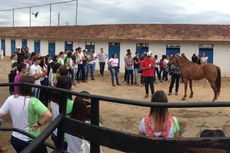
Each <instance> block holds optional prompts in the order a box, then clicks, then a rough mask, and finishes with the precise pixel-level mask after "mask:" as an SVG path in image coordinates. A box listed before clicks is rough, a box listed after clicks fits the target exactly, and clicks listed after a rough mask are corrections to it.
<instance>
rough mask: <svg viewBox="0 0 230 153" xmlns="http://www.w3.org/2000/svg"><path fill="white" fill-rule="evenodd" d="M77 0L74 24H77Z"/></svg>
mask: <svg viewBox="0 0 230 153" xmlns="http://www.w3.org/2000/svg"><path fill="white" fill-rule="evenodd" d="M77 12H78V0H76V14H75V26H76V25H77V14H78V13H77Z"/></svg>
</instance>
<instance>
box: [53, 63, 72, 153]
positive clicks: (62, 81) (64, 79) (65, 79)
mask: <svg viewBox="0 0 230 153" xmlns="http://www.w3.org/2000/svg"><path fill="white" fill-rule="evenodd" d="M62 66H64V65H62ZM62 66H60V67H62ZM63 70H64V69H63ZM66 70H67V69H66ZM66 70H64V72H65V71H66ZM61 71H62V70H61ZM67 74H68V70H67V71H66V75H63V76H61V77H60V78H59V79H58V81H57V85H56V87H57V88H62V89H66V90H71V87H72V79H71V78H70V77H69V76H67ZM51 95H52V96H51V103H50V106H51V109H52V115H53V116H52V120H55V118H56V117H57V116H58V115H59V105H60V102H61V101H60V100H61V96H63V95H62V94H61V93H60V92H56V91H54V92H52V94H51ZM72 108H73V100H72V95H68V99H67V107H66V113H67V114H69V113H70V112H71V111H72ZM51 139H52V140H53V142H54V144H55V146H57V145H58V142H57V141H58V140H57V139H58V138H57V128H56V129H55V130H54V132H53V133H52V135H51ZM67 146H68V144H67V142H66V140H65V141H64V149H65V150H66V149H67Z"/></svg>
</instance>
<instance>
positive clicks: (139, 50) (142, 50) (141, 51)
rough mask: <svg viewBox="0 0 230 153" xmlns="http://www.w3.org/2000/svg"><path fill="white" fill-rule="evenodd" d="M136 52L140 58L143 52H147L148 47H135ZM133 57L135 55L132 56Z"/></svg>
mask: <svg viewBox="0 0 230 153" xmlns="http://www.w3.org/2000/svg"><path fill="white" fill-rule="evenodd" d="M136 51H137V52H138V53H139V58H141V56H142V55H143V53H144V52H148V51H149V47H138V46H137V47H136ZM133 56H135V55H133Z"/></svg>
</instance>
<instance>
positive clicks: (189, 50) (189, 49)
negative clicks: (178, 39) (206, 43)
mask: <svg viewBox="0 0 230 153" xmlns="http://www.w3.org/2000/svg"><path fill="white" fill-rule="evenodd" d="M180 53H184V54H185V56H186V57H187V58H188V59H189V60H191V57H192V55H193V54H194V53H195V54H196V55H199V43H180Z"/></svg>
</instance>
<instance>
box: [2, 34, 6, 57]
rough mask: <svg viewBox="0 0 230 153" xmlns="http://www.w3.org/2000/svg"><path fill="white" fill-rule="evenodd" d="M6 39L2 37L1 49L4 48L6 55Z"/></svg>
mask: <svg viewBox="0 0 230 153" xmlns="http://www.w3.org/2000/svg"><path fill="white" fill-rule="evenodd" d="M5 45H6V44H5V39H3V38H2V39H1V49H2V50H3V55H4V56H5V55H6V47H5Z"/></svg>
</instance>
